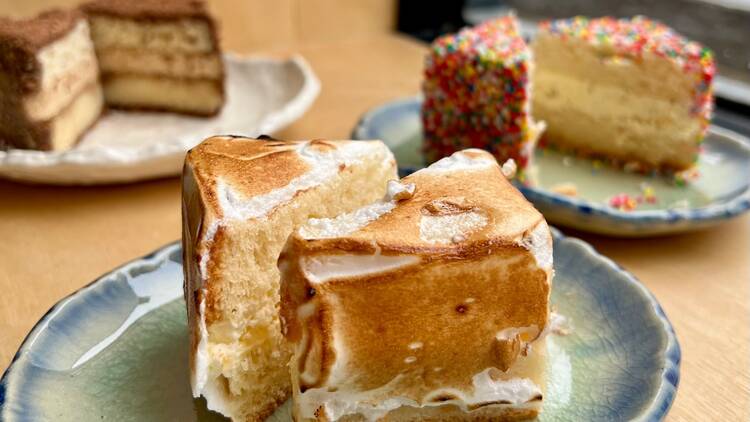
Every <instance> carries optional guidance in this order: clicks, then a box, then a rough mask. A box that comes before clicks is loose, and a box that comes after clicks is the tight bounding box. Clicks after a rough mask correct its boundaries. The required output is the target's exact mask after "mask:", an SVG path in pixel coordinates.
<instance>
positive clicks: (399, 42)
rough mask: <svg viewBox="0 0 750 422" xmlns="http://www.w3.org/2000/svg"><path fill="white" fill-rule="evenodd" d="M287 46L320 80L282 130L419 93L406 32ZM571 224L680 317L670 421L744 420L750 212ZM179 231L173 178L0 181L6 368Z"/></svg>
mask: <svg viewBox="0 0 750 422" xmlns="http://www.w3.org/2000/svg"><path fill="white" fill-rule="evenodd" d="M230 41H231V40H230ZM232 44H233V45H240V44H241V43H240V42H239V41H237V40H234V41H233V42H232ZM292 51H296V52H300V53H301V54H302V55H303V56H304V57H306V58H307V60H308V61H309V62H310V63H311V65H312V67H313V69H314V70H315V72H316V73H317V75H318V76H319V77H320V79H321V81H322V85H323V90H322V93H321V95H320V97H319V98H318V100H317V101H316V102H315V104H314V106H313V107H312V109H311V110H310V111H309V112H308V113H307V114H306V115H305V116H304V117H303V118H302V119H300V120H299V121H298V122H296V123H294V124H293V125H291V126H290V127H288V128H287V129H285V130H283V131H281V132H279V133H278V134H277V136H278V137H280V138H288V139H308V138H339V139H341V138H347V137H348V136H349V133H350V131H351V129H352V127H353V125H354V124H355V122H356V121H357V118H358V116H359V115H360V114H361V113H363V112H364V111H366V110H367V109H369V108H370V107H372V106H374V105H377V104H379V103H381V102H383V101H387V100H390V99H394V98H398V97H402V96H408V95H413V94H416V93H417V92H418V91H419V83H420V77H421V69H422V57H423V55H424V53H425V46H424V45H422V44H419V43H417V42H414V41H411V40H409V39H407V38H404V37H400V36H395V35H390V34H382V35H367V36H364V35H363V36H359V37H355V39H350V40H348V41H335V40H324V41H320V40H318V41H314V42H307V43H296V44H295V47H294V48H291V47H288V46H287V47H274V48H273V49H272V51H271V52H272V53H273V54H286V53H289V52H292ZM569 234H574V235H578V236H580V237H583V238H584V239H586V240H587V241H589V242H590V243H592V244H593V245H594V246H595V247H596V248H597V249H598V250H599V251H600V252H602V253H603V254H605V255H607V256H609V257H611V258H612V259H614V260H615V261H617V262H618V263H620V264H621V265H622V266H624V267H625V268H626V269H628V270H630V271H631V272H632V273H633V274H635V275H636V276H637V277H638V278H639V279H640V280H641V281H642V282H643V283H644V284H645V285H647V286H648V287H649V289H651V291H652V292H654V294H655V295H656V297H657V298H658V299H659V301H660V302H661V304H662V306H663V307H664V310H665V311H666V313H667V315H668V316H669V318H670V319H671V321H672V323H673V324H674V326H675V330H676V331H677V336H678V339H679V341H680V344H681V346H682V366H681V380H680V386H679V390H678V394H677V399H676V401H675V403H674V405H673V407H672V410H671V412H670V415H669V417H668V419H669V420H672V421H683V420H684V421H709V420H710V421H714V420H717V421H718V420H722V421H724V420H726V421H739V420H743V421H745V420H748V419H749V418H750V347H749V345H750V310H749V306H748V304H749V303H750V294H749V293H750V285H749V281H750V263H748V257H749V256H750V218H749V217H748V216H745V217H742V218H738V219H735V220H733V221H731V222H728V223H726V224H723V225H721V226H719V227H717V228H714V229H711V230H708V231H703V232H698V233H693V234H686V235H680V236H672V237H665V238H658V239H648V240H618V239H608V238H602V237H596V236H592V235H584V234H580V233H572V232H570V233H569ZM179 236H180V185H179V180H178V179H177V178H170V179H163V180H157V181H150V182H143V183H136V184H130V185H124V186H105V187H90V188H83V187H71V188H60V187H45V186H29V185H23V184H16V183H12V182H5V181H0V238H1V239H2V240H1V241H0V292H1V293H0V368H5V367H6V366H7V365H8V364H9V363H10V360H11V358H12V356H13V354H14V353H15V351H16V350H17V348H18V346H19V345H20V343H21V341H22V340H23V338H24V336H25V335H26V333H27V332H28V331H29V330H30V329H31V327H32V326H33V325H34V323H36V321H37V320H38V319H39V318H40V317H41V316H42V315H43V314H44V312H45V311H47V309H49V308H50V307H51V306H52V305H54V304H55V302H57V301H58V300H59V299H61V298H62V297H63V296H65V295H67V294H69V293H71V292H73V291H75V290H76V289H78V288H80V287H81V286H83V285H85V284H86V283H88V282H90V281H91V280H93V279H94V278H96V277H97V276H99V275H101V274H102V273H104V272H106V271H108V270H110V269H112V268H114V267H115V266H118V265H120V264H122V263H124V262H126V261H128V260H131V259H134V258H137V257H139V256H141V255H144V254H146V253H148V252H150V251H152V250H154V249H155V248H158V247H160V246H162V245H164V244H166V243H168V242H171V241H173V240H176V239H178V238H179Z"/></svg>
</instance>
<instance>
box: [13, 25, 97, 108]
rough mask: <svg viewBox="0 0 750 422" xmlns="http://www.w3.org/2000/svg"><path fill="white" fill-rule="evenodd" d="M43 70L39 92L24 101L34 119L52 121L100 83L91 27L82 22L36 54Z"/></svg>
mask: <svg viewBox="0 0 750 422" xmlns="http://www.w3.org/2000/svg"><path fill="white" fill-rule="evenodd" d="M36 57H37V60H38V62H39V66H40V70H41V73H40V75H41V80H40V84H39V89H38V90H37V91H36V92H34V93H33V94H31V95H29V96H27V97H26V98H25V99H24V106H25V108H26V113H27V114H28V116H29V118H30V119H31V120H49V119H52V118H53V117H54V116H56V115H57V114H58V113H59V112H60V111H61V110H62V109H63V108H65V107H66V106H67V105H68V104H70V102H71V101H72V100H73V99H74V98H75V97H76V96H77V95H78V94H79V93H80V92H81V91H82V90H83V89H85V88H86V87H88V86H90V85H92V84H95V83H96V84H98V78H99V73H98V69H97V61H96V55H95V54H94V46H93V43H92V42H91V38H90V36H89V28H88V24H87V23H86V21H85V20H84V19H80V20H79V21H78V23H77V24H76V25H75V26H74V27H73V29H71V31H70V32H69V33H68V34H67V35H65V36H63V37H61V38H59V39H57V40H55V41H52V42H51V43H49V44H48V45H46V46H44V47H42V48H41V49H40V50H39V51H38V52H37V54H36Z"/></svg>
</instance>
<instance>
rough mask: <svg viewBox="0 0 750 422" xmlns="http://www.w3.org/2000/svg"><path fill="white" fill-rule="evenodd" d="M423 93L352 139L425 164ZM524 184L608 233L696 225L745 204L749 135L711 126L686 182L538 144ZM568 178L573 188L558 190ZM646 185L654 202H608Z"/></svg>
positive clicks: (552, 209) (650, 232)
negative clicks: (621, 206) (630, 206)
mask: <svg viewBox="0 0 750 422" xmlns="http://www.w3.org/2000/svg"><path fill="white" fill-rule="evenodd" d="M420 106H421V99H419V98H417V97H414V98H408V99H403V100H397V101H392V102H389V103H386V104H383V105H381V106H379V107H377V108H375V109H373V110H372V111H370V112H368V113H366V114H365V115H364V116H363V117H362V119H360V122H359V124H358V125H357V127H356V128H355V129H354V132H353V134H352V137H353V138H354V139H382V140H383V141H384V142H385V143H386V144H387V145H388V146H389V147H390V148H391V150H392V151H393V153H394V154H395V155H396V160H397V161H398V164H399V169H400V170H401V171H402V173H410V172H412V171H415V170H417V169H420V168H422V167H424V160H423V157H422V153H421V145H422V124H421V121H420ZM534 162H535V163H536V164H535V167H534V170H533V171H532V172H530V173H531V175H532V177H531V180H530V181H529V184H525V185H519V188H520V190H521V191H522V192H523V194H524V195H526V197H527V198H528V199H529V200H530V201H531V202H533V203H534V205H535V206H536V207H537V209H539V210H540V211H541V212H542V213H543V214H544V216H545V217H546V218H547V220H548V221H550V222H552V223H555V224H559V225H564V226H568V227H573V228H576V229H579V230H583V231H589V232H594V233H600V234H607V235H612V236H627V237H642V236H654V235H663V234H670V233H678V232H684V231H688V230H695V229H701V228H705V227H709V226H712V225H714V224H717V223H720V222H722V221H726V220H727V219H730V218H733V217H736V216H738V215H740V214H742V213H744V212H746V211H747V210H748V209H750V140H748V139H746V138H744V137H743V136H741V135H739V134H737V133H734V132H731V131H729V130H726V129H722V128H720V127H711V128H710V130H709V133H708V135H707V137H706V139H705V143H704V152H703V154H701V158H700V161H699V163H698V168H697V169H698V172H699V174H700V177H698V178H697V179H696V180H694V181H692V182H690V183H687V184H685V185H682V186H680V185H677V184H675V183H674V179H672V178H663V177H654V176H646V175H641V174H634V173H627V172H624V171H621V170H618V169H614V168H609V167H606V166H601V165H598V163H595V162H593V161H591V160H585V159H577V158H574V157H571V156H567V155H565V154H562V153H559V152H555V151H548V150H542V149H537V150H536V153H535V157H534ZM560 184H572V185H574V186H575V187H576V189H577V191H578V193H577V196H576V197H568V196H564V195H561V194H559V193H556V192H555V187H557V186H559V185H560ZM645 188H650V189H652V190H653V193H654V194H655V199H656V202H654V203H648V202H645V201H644V202H642V203H641V204H640V205H639V206H638V207H637V208H636V209H635V210H633V211H621V210H618V209H615V208H613V207H611V206H609V200H610V198H612V197H613V196H615V195H617V194H623V193H624V194H627V195H629V196H630V197H632V198H635V197H637V196H639V195H641V196H642V194H643V190H644V189H645Z"/></svg>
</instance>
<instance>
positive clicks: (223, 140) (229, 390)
mask: <svg viewBox="0 0 750 422" xmlns="http://www.w3.org/2000/svg"><path fill="white" fill-rule="evenodd" d="M395 177H396V166H395V161H394V159H393V156H392V154H391V153H390V151H389V150H388V148H387V147H385V145H383V144H382V143H381V142H378V141H369V142H368V141H364V142H363V141H356V142H355V141H310V142H283V141H275V140H269V141H262V140H253V139H247V138H230V137H214V138H210V139H208V140H206V141H204V142H203V143H202V144H201V145H199V146H198V147H196V148H195V149H193V150H191V151H190V152H189V153H188V156H187V159H186V164H185V171H184V177H183V221H184V224H183V245H184V248H185V249H184V250H185V261H184V262H185V274H186V286H185V295H186V300H187V303H188V314H189V322H190V327H191V345H192V347H191V369H192V377H191V381H192V385H193V393H194V395H195V396H196V397H197V396H200V395H202V396H204V397H205V398H206V401H207V404H208V407H209V408H210V409H212V410H215V411H217V412H220V413H222V414H224V415H225V416H228V417H231V418H232V419H233V420H238V421H245V420H258V421H260V420H263V419H264V418H265V417H266V416H268V415H269V414H270V413H272V412H273V410H274V409H275V408H276V406H278V405H280V404H281V403H283V402H284V401H285V400H286V399H287V397H288V395H289V393H290V376H289V368H288V363H289V359H290V356H291V349H290V347H289V346H288V345H287V343H286V341H285V340H284V339H283V337H282V335H281V330H280V325H279V318H278V312H277V306H278V300H279V299H278V290H279V272H278V269H277V267H276V261H277V259H278V256H279V253H280V252H281V249H282V247H283V245H284V242H285V241H286V239H287V237H288V235H289V233H291V231H292V230H293V229H294V228H295V227H296V226H298V225H300V224H302V223H303V222H305V221H306V220H307V219H308V218H309V217H313V216H320V217H323V216H333V215H336V214H339V213H342V212H346V211H351V210H353V209H355V208H357V207H359V206H362V205H364V204H366V203H368V202H371V201H373V200H375V199H376V198H378V197H381V196H382V195H383V194H384V192H385V189H386V182H387V181H388V180H389V179H393V178H395Z"/></svg>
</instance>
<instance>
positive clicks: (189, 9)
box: [83, 0, 208, 19]
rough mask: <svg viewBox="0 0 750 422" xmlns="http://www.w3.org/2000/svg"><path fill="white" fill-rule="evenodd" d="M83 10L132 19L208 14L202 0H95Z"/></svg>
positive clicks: (171, 17)
mask: <svg viewBox="0 0 750 422" xmlns="http://www.w3.org/2000/svg"><path fill="white" fill-rule="evenodd" d="M83 10H85V11H86V12H88V13H93V14H103V15H112V16H118V17H125V18H132V19H173V18H186V17H205V16H207V14H208V12H207V11H206V7H205V3H204V2H203V1H202V0H138V1H132V0H94V1H92V2H90V3H86V4H84V5H83Z"/></svg>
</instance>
